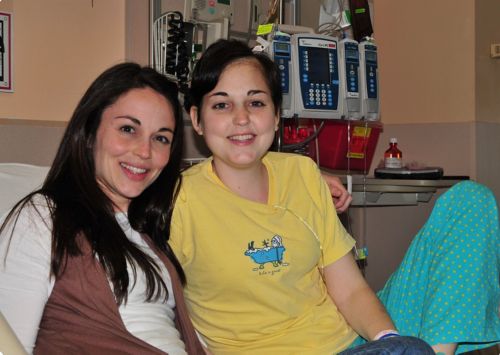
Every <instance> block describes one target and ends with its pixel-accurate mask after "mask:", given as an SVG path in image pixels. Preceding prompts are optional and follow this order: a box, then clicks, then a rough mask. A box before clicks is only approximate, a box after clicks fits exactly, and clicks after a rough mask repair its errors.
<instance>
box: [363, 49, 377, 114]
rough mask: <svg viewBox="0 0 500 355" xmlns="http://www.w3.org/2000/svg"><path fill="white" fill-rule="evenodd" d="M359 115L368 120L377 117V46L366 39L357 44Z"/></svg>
mask: <svg viewBox="0 0 500 355" xmlns="http://www.w3.org/2000/svg"><path fill="white" fill-rule="evenodd" d="M359 58H360V74H361V75H360V76H361V79H360V84H361V85H360V86H361V115H362V116H363V117H364V118H365V119H366V120H369V121H376V120H378V119H379V95H378V75H377V74H378V73H377V68H378V65H377V46H376V45H375V44H374V43H372V42H368V41H363V42H361V43H360V44H359Z"/></svg>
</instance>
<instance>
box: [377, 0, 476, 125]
mask: <svg viewBox="0 0 500 355" xmlns="http://www.w3.org/2000/svg"><path fill="white" fill-rule="evenodd" d="M374 6H375V11H374V15H375V21H374V27H375V38H376V43H377V44H378V47H379V71H380V75H379V78H380V79H379V80H380V88H381V94H380V100H381V103H380V106H381V118H382V121H383V122H384V124H386V123H387V124H391V123H398V124H401V123H425V122H439V123H442V122H471V121H474V119H475V117H474V116H475V103H474V99H475V96H474V87H475V86H474V83H475V82H474V80H475V73H474V1H470V0H440V1H434V0H419V1H409V0H384V1H375V2H374Z"/></svg>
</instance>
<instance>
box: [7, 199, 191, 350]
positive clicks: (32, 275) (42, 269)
mask: <svg viewBox="0 0 500 355" xmlns="http://www.w3.org/2000/svg"><path fill="white" fill-rule="evenodd" d="M35 205H36V209H35V208H33V207H30V206H27V207H25V208H24V209H23V210H22V211H21V213H20V215H19V218H18V219H17V222H16V224H15V226H14V223H13V222H12V221H11V222H9V225H8V226H7V228H6V229H5V230H4V232H3V233H2V235H1V236H0V311H1V312H2V314H3V315H4V317H5V318H6V319H7V321H8V322H9V324H10V326H11V327H12V328H13V329H14V332H15V333H16V335H17V337H18V338H19V340H20V341H21V343H22V344H23V346H24V348H25V349H26V351H27V352H29V353H32V352H33V348H34V346H35V341H36V337H37V333H38V328H39V324H40V321H41V318H42V314H43V310H44V308H45V304H46V303H47V300H48V299H49V296H50V294H51V292H52V289H53V287H54V278H53V277H50V263H51V241H52V232H51V229H52V225H51V221H52V219H51V217H50V212H49V209H48V207H47V205H46V202H45V199H44V198H43V197H40V196H37V197H36V198H35ZM116 218H117V221H118V222H119V224H120V226H121V228H122V229H123V231H124V233H125V234H126V236H127V237H128V238H129V240H131V241H132V242H133V243H135V244H136V245H137V246H138V247H139V248H140V249H141V250H142V251H143V252H145V253H147V254H148V255H149V256H150V257H151V258H153V260H155V262H156V264H157V265H158V266H159V267H160V269H161V273H162V276H163V281H164V282H165V284H166V285H167V289H168V293H169V297H168V299H167V301H166V302H165V301H164V300H163V299H160V300H158V301H151V302H144V299H145V296H144V295H145V290H146V282H145V277H144V273H142V272H141V269H140V268H137V280H136V282H135V285H134V282H132V280H134V278H133V277H134V276H133V273H132V270H131V267H129V268H128V271H129V278H130V280H131V282H130V285H129V295H128V301H127V304H122V305H120V306H119V313H120V316H121V317H122V320H123V323H124V324H125V327H126V328H127V330H128V331H129V332H130V333H131V334H133V335H134V336H136V337H137V338H139V339H141V340H143V341H145V342H147V343H149V344H150V345H152V346H155V347H157V348H159V349H161V350H163V351H166V352H168V353H169V354H185V353H186V352H185V350H184V344H183V342H182V341H181V340H180V336H179V332H178V331H177V329H176V328H175V325H174V311H173V308H174V307H175V300H174V298H173V291H172V283H171V281H170V277H169V274H168V271H167V270H166V268H165V265H164V264H163V263H162V262H161V261H160V259H159V258H158V256H157V255H156V254H155V253H154V252H153V251H152V250H151V249H150V248H149V247H148V245H147V244H146V242H145V241H144V240H143V239H142V237H141V235H140V234H139V233H138V232H136V231H135V230H133V229H132V228H131V227H130V224H129V222H128V218H127V216H126V214H124V213H119V214H117V215H116ZM2 221H3V219H2ZM13 221H15V219H14V220H13ZM13 229H14V233H12V230H13ZM11 234H12V238H11V237H10V236H11Z"/></svg>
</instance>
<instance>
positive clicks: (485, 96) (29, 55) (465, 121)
mask: <svg viewBox="0 0 500 355" xmlns="http://www.w3.org/2000/svg"><path fill="white" fill-rule="evenodd" d="M147 4H148V1H147V0H126V1H123V0H105V1H104V0H93V1H92V0H72V1H71V2H69V1H65V0H44V1H32V0H16V1H14V0H3V1H1V2H0V11H8V12H11V13H12V14H13V25H14V28H13V41H14V46H13V52H14V53H13V54H14V73H13V74H14V92H13V93H0V162H24V163H31V164H39V165H49V164H50V163H51V161H52V159H53V157H54V154H55V150H56V148H57V145H58V143H59V140H60V138H61V135H62V132H63V130H64V127H65V124H66V122H67V121H68V119H69V117H70V115H71V112H72V110H73V108H74V107H75V105H76V104H77V102H78V99H79V98H80V97H81V95H82V94H83V92H84V90H85V89H86V87H87V86H88V85H89V84H90V82H91V81H92V80H93V79H94V78H95V77H96V76H97V75H98V73H100V72H101V71H102V70H103V69H104V68H106V67H109V66H110V65H112V64H115V63H118V62H121V61H123V60H134V61H138V62H140V63H142V64H147V63H148V61H149V47H148V43H149V40H148V34H149V30H148V14H149V10H148V6H147ZM301 4H302V9H301V13H300V19H301V24H303V25H308V26H311V27H316V24H317V17H318V12H319V4H320V1H319V0H310V1H301ZM498 13H500V3H499V2H498V1H497V0H475V1H471V0H441V1H434V0H419V1H411V0H384V1H374V2H373V14H374V28H375V37H376V41H377V44H378V46H379V65H380V67H379V70H380V76H379V77H380V92H381V103H380V106H381V119H382V122H383V124H384V130H383V132H382V134H381V136H380V138H379V144H378V147H377V149H376V151H375V158H374V162H373V164H372V168H373V166H375V165H376V164H377V163H378V160H379V159H380V158H381V157H382V153H383V150H384V149H385V146H386V144H387V142H388V140H389V137H392V136H395V137H398V139H399V141H400V146H401V148H402V150H403V153H404V158H405V160H406V161H413V160H415V161H419V162H422V163H425V164H427V165H437V166H442V167H443V168H444V170H445V173H446V174H448V175H469V176H471V178H473V179H477V180H478V181H480V182H483V183H485V184H486V185H488V186H489V187H490V188H492V189H493V191H495V193H496V196H497V198H498V197H499V196H500V159H499V154H498V152H500V139H498V137H500V100H498V97H499V93H500V60H498V59H491V58H490V57H489V51H490V48H489V46H490V43H499V42H500V25H499V24H498V21H496V19H495V14H498ZM187 137H188V138H190V139H189V140H188V142H189V144H188V147H187V148H188V156H192V155H193V154H196V152H197V151H198V150H197V149H194V141H193V140H192V139H191V136H190V135H189V130H188V136H187ZM433 201H434V200H433ZM433 201H431V203H428V204H422V205H419V206H413V207H398V208H396V207H384V208H367V209H363V208H352V209H351V211H350V215H349V218H350V219H352V221H353V223H352V226H353V234H355V235H356V236H357V237H358V238H361V239H363V240H366V242H367V243H368V245H369V252H370V256H369V260H370V261H369V267H368V269H367V276H368V280H369V282H370V283H371V284H372V286H374V287H375V288H378V287H379V286H380V285H381V284H382V283H383V282H384V281H385V279H386V278H387V276H388V274H389V273H390V272H391V271H392V270H393V269H394V267H395V265H397V264H398V263H399V261H400V259H401V257H402V255H403V253H404V251H405V250H406V248H407V245H408V244H409V242H410V240H411V237H412V236H413V234H414V233H415V232H416V231H417V230H418V227H419V226H421V225H422V223H423V221H425V219H426V218H427V216H428V214H429V212H430V210H431V208H432V205H433V203H432V202H433ZM388 244H390V247H389V248H388ZM388 254H390V255H388Z"/></svg>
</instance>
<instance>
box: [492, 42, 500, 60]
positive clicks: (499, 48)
mask: <svg viewBox="0 0 500 355" xmlns="http://www.w3.org/2000/svg"><path fill="white" fill-rule="evenodd" d="M491 58H500V43H492V44H491Z"/></svg>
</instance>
